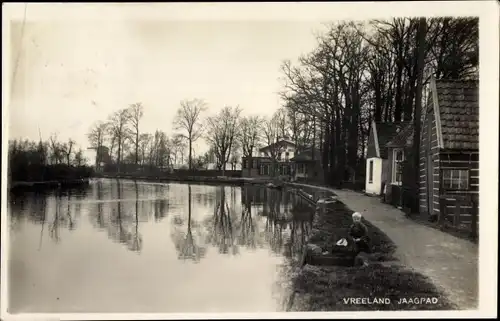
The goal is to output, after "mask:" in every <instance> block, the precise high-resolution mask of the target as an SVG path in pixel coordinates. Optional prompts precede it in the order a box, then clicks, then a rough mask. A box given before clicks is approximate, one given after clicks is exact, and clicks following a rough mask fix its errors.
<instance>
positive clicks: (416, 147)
mask: <svg viewBox="0 0 500 321" xmlns="http://www.w3.org/2000/svg"><path fill="white" fill-rule="evenodd" d="M417 32H418V36H417V46H418V54H417V88H416V93H415V113H414V114H415V116H414V118H413V124H414V127H413V161H414V168H413V170H414V174H413V177H414V181H415V182H414V188H415V190H416V191H418V188H419V176H420V173H419V166H418V164H419V162H420V118H421V116H420V115H421V110H422V89H423V73H424V68H425V47H426V41H425V35H426V33H427V21H426V19H425V18H420V20H419V25H418V31H417Z"/></svg>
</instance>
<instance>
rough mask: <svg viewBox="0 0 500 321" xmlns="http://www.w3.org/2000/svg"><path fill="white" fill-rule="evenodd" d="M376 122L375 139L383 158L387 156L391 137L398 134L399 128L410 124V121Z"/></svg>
mask: <svg viewBox="0 0 500 321" xmlns="http://www.w3.org/2000/svg"><path fill="white" fill-rule="evenodd" d="M374 124H375V134H376V136H375V140H376V143H375V144H376V145H377V146H378V149H379V154H380V157H381V158H387V149H386V147H387V146H386V145H387V143H388V142H390V141H391V139H392V138H393V137H394V136H396V134H397V133H398V130H400V129H401V128H403V127H404V126H406V125H408V122H390V123H389V122H387V123H382V122H374Z"/></svg>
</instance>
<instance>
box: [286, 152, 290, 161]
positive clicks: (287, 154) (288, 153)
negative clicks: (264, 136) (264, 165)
mask: <svg viewBox="0 0 500 321" xmlns="http://www.w3.org/2000/svg"><path fill="white" fill-rule="evenodd" d="M289 157H290V152H286V153H285V159H286V160H288V158H289Z"/></svg>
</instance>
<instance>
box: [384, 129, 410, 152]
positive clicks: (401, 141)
mask: <svg viewBox="0 0 500 321" xmlns="http://www.w3.org/2000/svg"><path fill="white" fill-rule="evenodd" d="M411 145H413V124H412V123H407V124H406V126H405V127H404V128H403V129H401V130H400V131H398V132H397V134H396V135H395V136H394V137H393V138H392V139H391V140H390V141H389V142H388V143H387V144H386V147H407V146H411Z"/></svg>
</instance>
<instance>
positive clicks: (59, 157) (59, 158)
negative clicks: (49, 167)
mask: <svg viewBox="0 0 500 321" xmlns="http://www.w3.org/2000/svg"><path fill="white" fill-rule="evenodd" d="M49 140H50V149H51V154H50V156H49V158H50V160H51V162H52V164H61V163H62V162H63V159H64V154H63V153H64V151H63V148H62V146H61V144H60V143H59V142H58V141H57V134H52V135H51V136H50V138H49Z"/></svg>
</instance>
